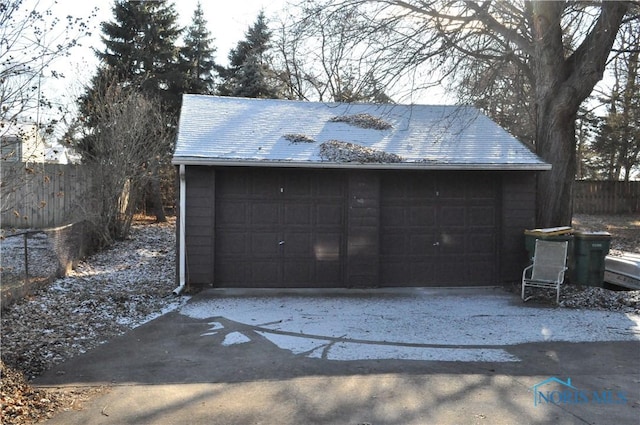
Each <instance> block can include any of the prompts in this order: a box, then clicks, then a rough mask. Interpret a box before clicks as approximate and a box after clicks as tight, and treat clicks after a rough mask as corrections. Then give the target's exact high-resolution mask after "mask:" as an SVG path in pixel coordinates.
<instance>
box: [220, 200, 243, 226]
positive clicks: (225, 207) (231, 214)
mask: <svg viewBox="0 0 640 425" xmlns="http://www.w3.org/2000/svg"><path fill="white" fill-rule="evenodd" d="M247 207H248V205H247V203H246V202H237V201H228V202H225V203H224V204H222V205H220V206H219V207H218V208H217V209H216V220H217V221H220V222H221V223H224V224H225V225H226V226H240V225H244V224H245V223H246V222H247V209H248V208H247Z"/></svg>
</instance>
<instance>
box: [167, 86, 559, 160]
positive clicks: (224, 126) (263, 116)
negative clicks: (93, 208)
mask: <svg viewBox="0 0 640 425" xmlns="http://www.w3.org/2000/svg"><path fill="white" fill-rule="evenodd" d="M173 162H174V164H211V165H220V164H229V165H281V166H287V165H288V166H312V167H318V166H320V167H341V166H343V167H344V166H346V167H367V166H368V167H374V168H400V167H410V168H456V169H466V168H474V169H478V168H479V169H483V168H486V169H549V168H550V166H549V165H548V164H546V163H545V162H544V161H542V160H541V159H540V158H538V157H537V156H536V155H535V154H533V153H532V152H531V151H530V150H529V149H528V148H527V147H526V146H525V145H524V144H522V143H521V142H519V141H518V140H517V139H515V138H514V137H513V136H511V135H510V134H509V133H507V132H506V131H505V130H504V129H502V128H501V127H500V126H498V125H497V124H496V123H495V122H493V121H492V120H490V119H489V118H487V117H486V116H485V115H483V114H482V113H481V112H479V110H477V109H476V108H473V107H469V106H447V105H395V104H381V105H377V104H345V103H321V102H303V101H289V100H274V99H245V98H233V97H218V96H204V95H185V96H184V97H183V103H182V110H181V114H180V124H179V131H178V139H177V143H176V150H175V153H174V158H173Z"/></svg>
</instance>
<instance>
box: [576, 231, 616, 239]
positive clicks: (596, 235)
mask: <svg viewBox="0 0 640 425" xmlns="http://www.w3.org/2000/svg"><path fill="white" fill-rule="evenodd" d="M573 234H574V235H575V237H576V238H578V239H611V233H609V232H582V231H575V232H574V233H573Z"/></svg>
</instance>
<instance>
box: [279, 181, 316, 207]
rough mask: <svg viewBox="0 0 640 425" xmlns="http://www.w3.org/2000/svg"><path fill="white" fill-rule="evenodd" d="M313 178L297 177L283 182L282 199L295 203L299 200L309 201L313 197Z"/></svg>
mask: <svg viewBox="0 0 640 425" xmlns="http://www.w3.org/2000/svg"><path fill="white" fill-rule="evenodd" d="M312 183H313V177H312V176H311V175H298V176H295V178H293V177H292V178H288V179H286V180H285V182H284V184H283V185H282V187H283V199H285V200H293V201H294V202H297V201H298V200H300V199H311V198H313V196H314V194H315V193H314V190H313V185H312Z"/></svg>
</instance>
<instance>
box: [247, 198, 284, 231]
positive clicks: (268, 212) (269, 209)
mask: <svg viewBox="0 0 640 425" xmlns="http://www.w3.org/2000/svg"><path fill="white" fill-rule="evenodd" d="M249 220H250V221H249V223H250V227H254V226H276V225H278V223H279V222H280V206H279V205H278V204H277V203H276V202H255V203H252V204H251V218H250V219H249Z"/></svg>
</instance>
